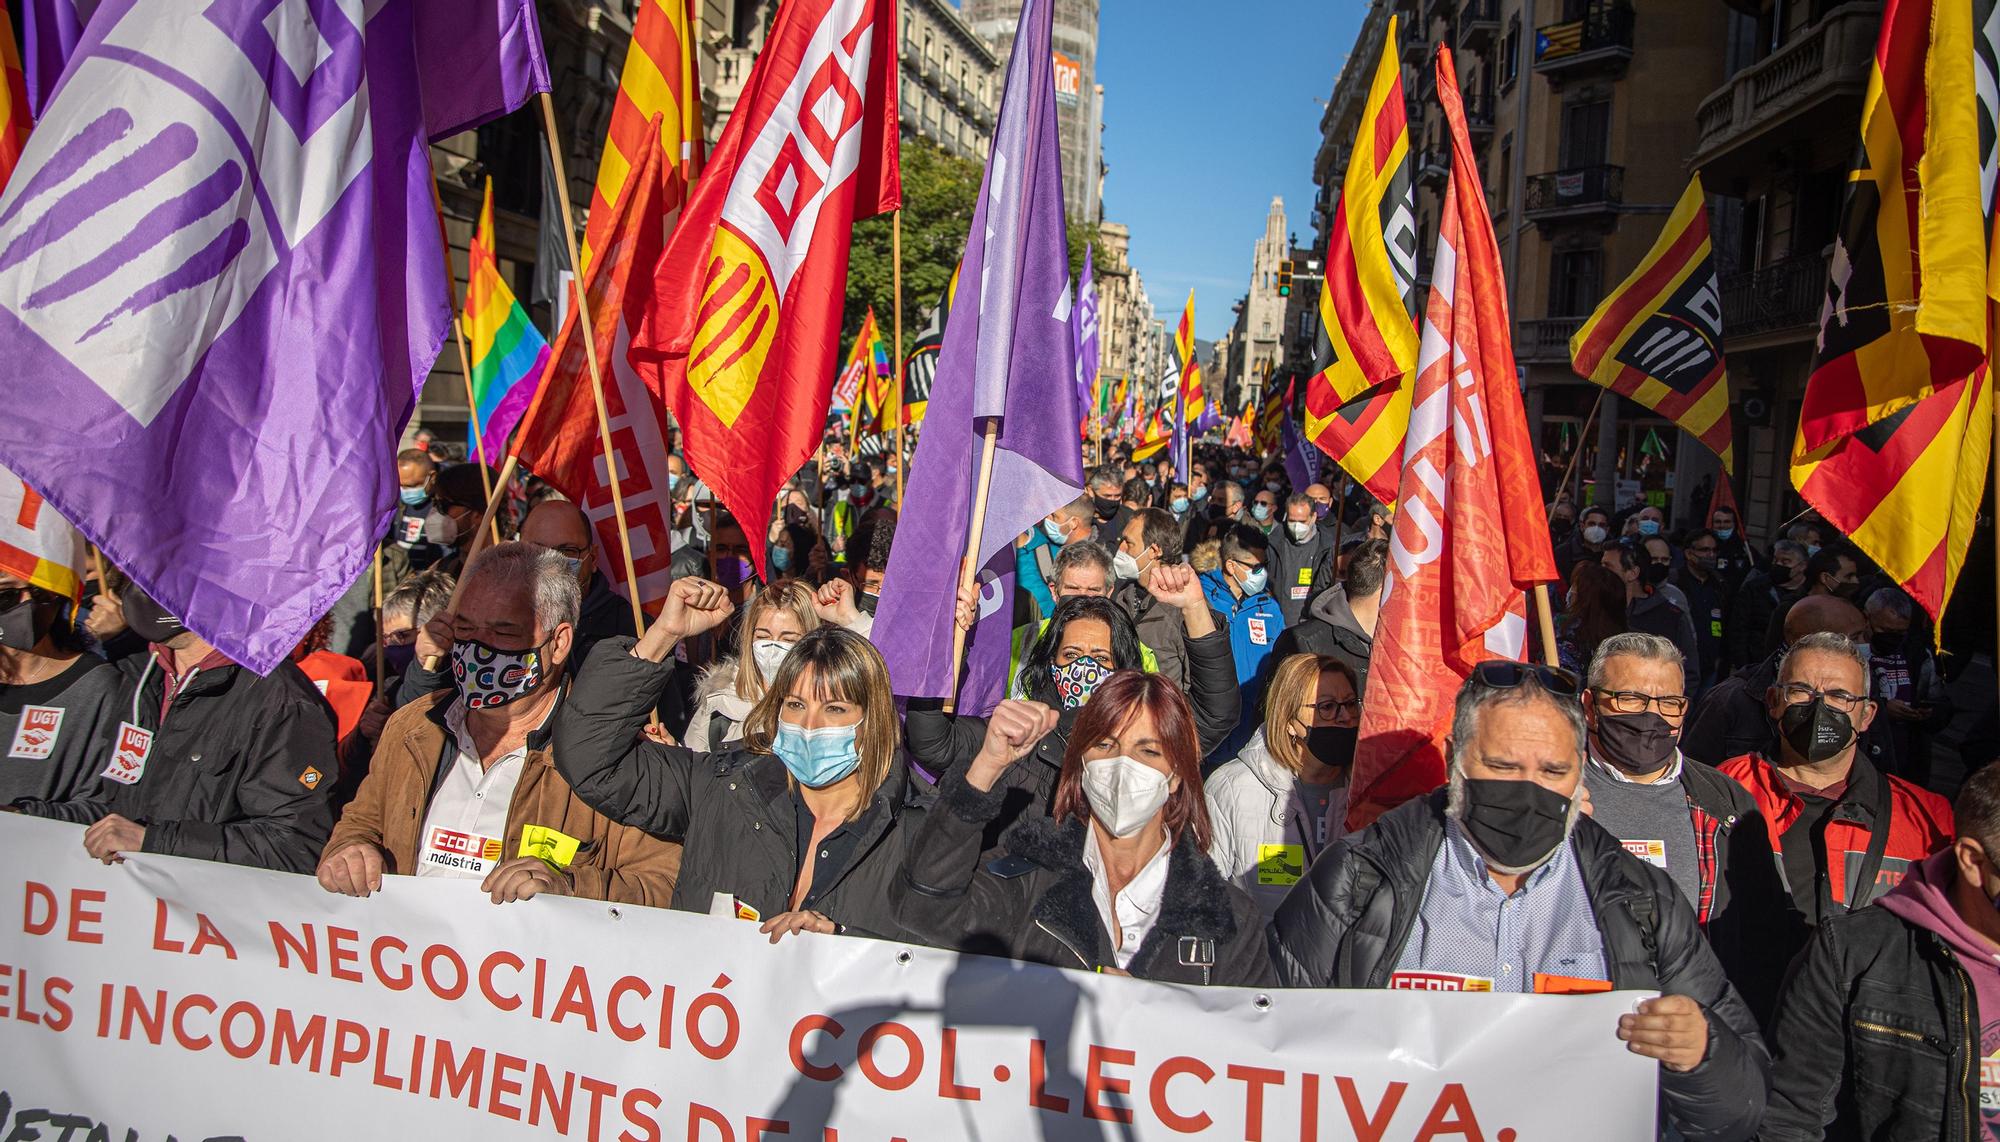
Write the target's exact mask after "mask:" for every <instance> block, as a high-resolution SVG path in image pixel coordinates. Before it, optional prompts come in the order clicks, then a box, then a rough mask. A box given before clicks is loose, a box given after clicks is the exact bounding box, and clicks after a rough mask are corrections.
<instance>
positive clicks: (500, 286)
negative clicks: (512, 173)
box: [459, 178, 549, 462]
mask: <svg viewBox="0 0 2000 1142" xmlns="http://www.w3.org/2000/svg"><path fill="white" fill-rule="evenodd" d="M493 248H494V243H493V180H492V179H490V178H489V179H487V180H486V200H485V202H484V204H483V205H481V206H480V208H479V228H478V229H477V230H475V231H474V232H473V235H472V243H471V245H470V246H469V247H468V249H467V251H466V258H467V261H468V263H469V267H470V268H469V269H468V271H467V273H466V282H465V312H464V313H462V314H460V315H459V323H460V324H461V325H462V326H464V329H465V340H466V351H467V352H468V353H470V354H471V356H472V402H473V407H474V409H475V410H476V411H477V413H478V417H479V442H480V447H481V450H480V451H478V452H476V453H475V455H479V456H485V457H486V458H487V460H488V462H492V461H493V460H495V459H496V458H497V457H499V456H500V455H502V454H503V453H505V452H506V450H507V437H509V436H511V435H513V432H514V426H515V425H517V424H519V423H521V414H522V413H524V412H526V411H528V405H529V404H530V403H532V402H533V401H534V399H535V387H536V386H537V385H538V384H540V383H541V379H542V370H543V369H545V368H547V367H548V363H549V343H548V340H547V339H546V338H544V337H543V336H542V331H541V330H539V329H537V328H535V323H534V322H532V321H530V320H528V311H527V310H525V309H523V308H521V303H520V301H519V300H517V299H516V298H515V297H514V291H513V290H512V289H509V288H508V286H507V279H506V278H504V277H502V276H500V262H499V260H498V259H497V258H496V257H494V254H493Z"/></svg>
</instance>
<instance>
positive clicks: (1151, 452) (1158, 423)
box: [1132, 406, 1174, 460]
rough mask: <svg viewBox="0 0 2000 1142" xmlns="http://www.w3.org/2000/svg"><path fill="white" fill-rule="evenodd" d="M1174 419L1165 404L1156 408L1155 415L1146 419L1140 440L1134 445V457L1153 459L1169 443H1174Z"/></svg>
mask: <svg viewBox="0 0 2000 1142" xmlns="http://www.w3.org/2000/svg"><path fill="white" fill-rule="evenodd" d="M1172 419H1173V418H1172V417H1171V416H1169V415H1168V410H1167V409H1166V408H1165V407H1164V406H1163V407H1161V408H1158V409H1155V410H1154V411H1153V415H1152V416H1151V417H1149V418H1147V419H1146V426H1145V428H1143V429H1141V430H1140V432H1139V434H1138V442H1137V443H1135V444H1134V445H1133V446H1132V459H1134V460H1151V459H1152V458H1153V457H1155V456H1158V455H1159V454H1160V452H1161V450H1162V449H1164V448H1166V446H1167V445H1169V444H1172V443H1173V442H1174V426H1173V424H1172V423H1171V421H1172Z"/></svg>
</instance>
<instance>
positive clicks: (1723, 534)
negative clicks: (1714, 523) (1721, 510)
mask: <svg viewBox="0 0 2000 1142" xmlns="http://www.w3.org/2000/svg"><path fill="white" fill-rule="evenodd" d="M1715 538H1717V539H1724V540H1727V539H1734V538H1736V529H1735V528H1733V527H1718V528H1716V529H1715Z"/></svg>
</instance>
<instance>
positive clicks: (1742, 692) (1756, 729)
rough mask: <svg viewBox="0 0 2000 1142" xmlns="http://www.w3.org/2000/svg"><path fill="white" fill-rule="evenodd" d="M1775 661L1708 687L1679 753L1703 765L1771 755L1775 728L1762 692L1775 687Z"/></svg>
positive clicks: (1770, 659)
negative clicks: (1746, 756) (1757, 754)
mask: <svg viewBox="0 0 2000 1142" xmlns="http://www.w3.org/2000/svg"><path fill="white" fill-rule="evenodd" d="M1778 657H1779V656H1778V655H1777V654H1771V655H1768V656H1766V657H1765V658H1763V659H1762V660H1760V661H1757V662H1753V663H1751V664H1750V665H1748V666H1746V667H1744V668H1743V669H1741V670H1738V671H1737V672H1736V673H1734V674H1731V675H1730V676H1729V677H1727V678H1724V679H1723V680H1722V681H1720V682H1718V683H1716V684H1715V685H1714V686H1712V687H1710V688H1709V691H1708V693H1706V694H1703V695H1702V696H1701V703H1700V704H1699V705H1698V706H1696V707H1695V710H1694V713H1693V715H1691V716H1690V717H1689V718H1688V723H1687V730H1686V732H1684V733H1682V734H1681V752H1682V753H1684V754H1686V755H1687V756H1689V757H1691V758H1694V759H1695V760H1696V761H1699V762H1701V763H1702V764H1704V765H1721V764H1722V763H1723V762H1725V761H1728V760H1729V759H1731V758H1735V757H1742V756H1743V755H1744V754H1746V753H1771V752H1772V748H1771V747H1772V743H1773V741H1774V740H1775V739H1776V735H1777V727H1776V726H1774V725H1772V724H1771V715H1770V712H1769V711H1768V710H1766V709H1765V708H1764V692H1765V691H1766V690H1769V689H1770V688H1771V687H1772V686H1774V685H1776V684H1777V681H1778Z"/></svg>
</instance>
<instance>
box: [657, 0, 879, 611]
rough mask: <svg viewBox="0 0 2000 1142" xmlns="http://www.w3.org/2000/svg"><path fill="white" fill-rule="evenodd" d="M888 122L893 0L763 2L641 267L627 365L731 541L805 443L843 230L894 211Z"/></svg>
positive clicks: (757, 518) (756, 554)
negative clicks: (755, 41)
mask: <svg viewBox="0 0 2000 1142" xmlns="http://www.w3.org/2000/svg"><path fill="white" fill-rule="evenodd" d="M896 122H897V120H896V5H895V3H894V0H790V2H789V3H786V4H784V5H781V6H780V7H779V9H778V15H777V18H776V20H775V21H774V22H773V23H772V25H771V31H770V34H769V36H768V37H767V38H766V40H765V44H764V50H763V51H762V52H760V53H758V55H757V61H756V63H755V64H754V65H753V66H752V67H751V69H750V79H749V83H748V84H747V85H746V86H745V87H744V89H743V94H742V95H741V97H740V98H739V99H738V100H737V103H736V110H735V111H734V113H732V114H731V115H730V117H729V123H728V125H727V126H725V127H724V128H723V130H722V138H721V139H720V140H719V141H718V142H717V143H716V147H715V152H714V154H713V155H711V156H710V158H709V162H708V166H707V168H706V169H705V170H704V171H703V172H702V177H701V180H700V181H699V182H698V183H697V184H696V185H695V190H694V196H693V198H692V199H690V200H689V202H688V205H687V208H686V210H685V211H683V212H682V214H681V218H680V224H679V226H678V227H676V229H675V230H674V234H673V238H672V240H671V241H670V242H669V243H668V245H667V250H666V255H665V257H663V258H662V259H661V260H660V262H659V264H658V265H657V267H655V268H654V270H653V277H654V289H653V291H652V292H651V294H650V296H649V297H647V298H646V299H645V301H646V308H645V309H644V311H643V313H642V316H641V318H640V320H639V323H638V325H637V327H636V328H635V329H634V330H633V334H632V348H631V353H630V359H631V362H632V365H633V367H634V368H636V369H637V370H638V371H639V374H640V375H641V376H642V377H644V378H645V379H646V383H647V384H648V386H650V387H651V388H652V389H653V390H654V391H655V392H657V393H659V394H661V396H662V397H663V398H664V399H665V401H666V404H667V407H668V408H669V409H670V410H672V412H673V414H674V420H675V421H676V422H677V423H678V424H679V425H680V428H681V443H682V447H683V449H684V451H685V453H686V455H687V461H688V464H689V466H690V467H692V468H693V469H694V471H695V474H696V475H698V476H700V477H701V478H702V480H703V481H705V482H706V483H707V484H708V485H709V487H711V488H713V489H715V491H716V493H717V494H718V495H719V496H720V497H721V499H722V501H723V502H724V503H725V504H727V505H728V506H729V509H730V511H731V512H733V513H734V514H735V516H736V518H737V520H738V521H739V522H741V523H742V525H743V530H744V533H745V534H747V535H762V534H764V532H765V530H766V529H767V528H768V527H769V525H770V517H771V505H772V503H773V501H774V500H775V499H776V497H777V494H778V489H779V488H781V487H783V486H784V483H785V481H786V480H788V479H790V478H791V477H792V476H793V474H795V473H796V472H797V471H798V470H799V468H800V467H801V466H803V465H804V464H805V462H806V461H807V459H809V458H810V457H811V456H812V454H813V450H814V449H815V448H817V447H818V446H819V443H820V439H821V434H822V429H823V428H824V426H825V424H826V410H827V402H828V396H829V394H830V391H831V389H832V380H833V375H834V364H835V361H836V359H837V357H836V355H837V354H838V352H839V345H838V341H839V329H840V318H841V303H842V299H843V298H845V296H846V293H847V256H848V249H849V245H850V243H851V242H852V239H853V234H852V231H853V227H854V222H855V220H856V219H857V218H865V217H869V216H872V215H875V214H880V213H882V212H884V211H888V210H893V209H895V208H896V207H897V206H898V205H900V204H901V202H902V182H901V178H900V176H899V174H898V170H897V162H898V159H897V142H896V129H897V127H896ZM750 548H751V553H750V554H751V558H752V559H753V560H754V561H755V562H756V564H757V570H758V572H759V574H760V575H761V574H764V573H765V568H764V560H765V555H766V551H765V545H764V544H762V543H753V544H751V545H750Z"/></svg>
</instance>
